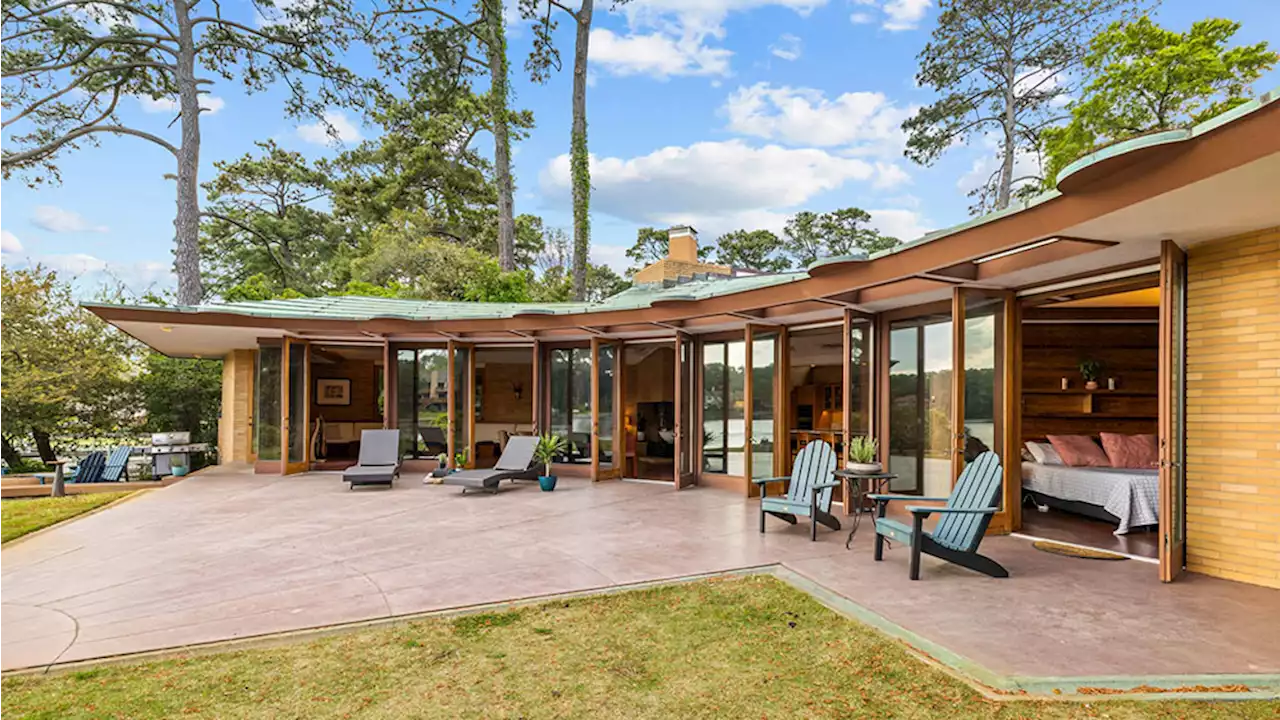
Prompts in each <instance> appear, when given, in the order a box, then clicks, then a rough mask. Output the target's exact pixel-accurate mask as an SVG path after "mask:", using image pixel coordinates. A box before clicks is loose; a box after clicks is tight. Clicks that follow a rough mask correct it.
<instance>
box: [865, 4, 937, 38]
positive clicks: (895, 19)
mask: <svg viewBox="0 0 1280 720" xmlns="http://www.w3.org/2000/svg"><path fill="white" fill-rule="evenodd" d="M853 3H854V4H855V5H861V6H863V7H867V8H873V7H879V8H880V10H881V11H883V13H884V22H882V23H881V24H880V27H882V28H884V29H885V30H888V31H889V32H899V31H902V30H915V29H916V28H917V27H919V26H920V21H921V20H923V19H924V15H925V13H926V12H928V10H929V8H930V7H931V6H932V5H933V2H932V0H853ZM875 18H876V16H875V15H874V14H872V13H871V12H869V11H866V10H858V11H855V12H854V13H853V14H852V15H850V16H849V22H851V23H853V24H854V25H866V24H868V23H872V22H875Z"/></svg>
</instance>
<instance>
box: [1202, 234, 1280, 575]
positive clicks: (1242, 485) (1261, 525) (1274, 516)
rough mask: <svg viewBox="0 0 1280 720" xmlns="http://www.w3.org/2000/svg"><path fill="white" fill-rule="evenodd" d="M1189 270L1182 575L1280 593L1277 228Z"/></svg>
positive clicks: (1207, 250)
mask: <svg viewBox="0 0 1280 720" xmlns="http://www.w3.org/2000/svg"><path fill="white" fill-rule="evenodd" d="M1187 263H1188V281H1189V282H1188V288H1187V467H1186V471H1187V568H1188V569H1190V570H1194V571H1196V572H1201V573H1205V574H1208V575H1216V576H1219V577H1224V578H1230V579H1233V580H1239V581H1242V582H1248V583H1254V584H1258V585H1265V586H1269V587H1280V228H1270V229H1268V230H1264V231H1261V232H1254V233H1250V234H1247V235H1241V236H1237V237H1232V238H1225V239H1222V240H1217V241H1214V242H1210V243H1206V244H1203V245H1197V246H1194V247H1192V248H1191V250H1190V251H1189V252H1188V260H1187Z"/></svg>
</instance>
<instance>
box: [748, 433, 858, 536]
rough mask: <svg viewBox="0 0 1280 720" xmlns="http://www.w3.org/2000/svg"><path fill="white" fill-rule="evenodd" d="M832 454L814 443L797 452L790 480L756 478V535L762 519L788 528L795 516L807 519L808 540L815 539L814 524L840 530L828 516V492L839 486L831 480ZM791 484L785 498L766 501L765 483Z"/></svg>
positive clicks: (819, 444)
mask: <svg viewBox="0 0 1280 720" xmlns="http://www.w3.org/2000/svg"><path fill="white" fill-rule="evenodd" d="M835 471H836V452H835V450H832V449H831V446H830V445H828V444H827V443H825V442H823V441H822V440H814V441H812V442H810V443H809V444H808V445H805V446H804V447H803V448H801V449H800V452H799V454H797V455H796V459H795V462H794V463H792V464H791V477H790V478H785V477H776V478H756V479H753V480H752V481H751V482H753V483H755V484H756V485H758V486H760V532H764V516H765V515H772V516H774V517H776V518H782V519H783V520H786V521H787V522H789V523H791V524H792V525H795V524H796V516H797V515H803V516H805V517H807V518H809V522H810V525H811V527H810V528H809V540H811V541H813V540H817V539H818V523H822V524H823V525H826V526H827V527H829V528H831V529H832V530H839V529H840V521H839V520H837V519H836V517H835V516H834V515H832V514H831V489H832V488H834V487H836V486H837V485H839V484H840V483H839V482H837V481H836V479H835V474H834V473H835ZM788 479H789V480H791V486H790V487H789V488H788V489H787V495H786V497H767V496H766V493H767V492H768V487H769V486H768V485H767V483H771V482H778V481H780V480H788Z"/></svg>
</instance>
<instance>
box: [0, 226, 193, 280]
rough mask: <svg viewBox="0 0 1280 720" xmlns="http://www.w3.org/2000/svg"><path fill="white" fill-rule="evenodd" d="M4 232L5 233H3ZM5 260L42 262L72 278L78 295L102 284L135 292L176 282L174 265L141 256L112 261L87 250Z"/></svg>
mask: <svg viewBox="0 0 1280 720" xmlns="http://www.w3.org/2000/svg"><path fill="white" fill-rule="evenodd" d="M6 234H7V233H6ZM5 263H6V264H8V265H10V266H11V267H15V268H28V267H35V266H36V265H41V266H43V267H45V268H48V269H50V270H54V271H57V273H58V275H59V276H60V277H61V279H63V280H69V281H72V282H73V283H74V284H75V286H76V288H77V294H78V295H91V294H92V293H93V292H94V291H96V290H97V289H99V288H101V287H103V286H114V285H116V284H117V283H123V284H124V285H125V286H126V287H128V288H129V289H130V290H132V291H133V292H135V293H139V294H140V293H143V292H146V291H148V290H156V289H163V288H171V287H174V286H176V284H177V282H176V280H175V278H174V274H173V267H172V266H171V265H170V264H168V263H162V262H155V261H151V260H142V261H138V262H115V261H110V260H103V259H102V258H100V257H96V256H94V255H89V254H87V253H68V254H62V255H35V256H31V257H25V258H21V259H14V258H13V257H12V256H8V258H7V259H6V260H5Z"/></svg>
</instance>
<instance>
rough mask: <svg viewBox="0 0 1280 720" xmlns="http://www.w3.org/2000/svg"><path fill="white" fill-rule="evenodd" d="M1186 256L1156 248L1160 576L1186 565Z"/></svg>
mask: <svg viewBox="0 0 1280 720" xmlns="http://www.w3.org/2000/svg"><path fill="white" fill-rule="evenodd" d="M1186 312H1187V256H1186V253H1184V252H1183V251H1182V248H1180V247H1178V245H1177V244H1176V243H1174V242H1173V241H1172V240H1165V241H1164V243H1163V244H1162V245H1161V248H1160V377H1159V379H1160V390H1159V399H1158V401H1157V402H1158V404H1159V410H1158V413H1159V424H1160V427H1159V435H1160V579H1161V580H1163V581H1164V582H1172V581H1173V580H1176V579H1177V578H1178V576H1179V575H1181V574H1182V571H1183V568H1184V567H1185V565H1186V550H1187V537H1186V519H1187V518H1186V496H1187V479H1186V475H1185V474H1184V473H1185V465H1184V459H1185V455H1186V448H1185V446H1184V440H1185V434H1184V433H1185V427H1184V425H1185V423H1186V406H1185V404H1186V390H1187V386H1186V350H1187V341H1186V329H1187V325H1186V323H1187V318H1186Z"/></svg>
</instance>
